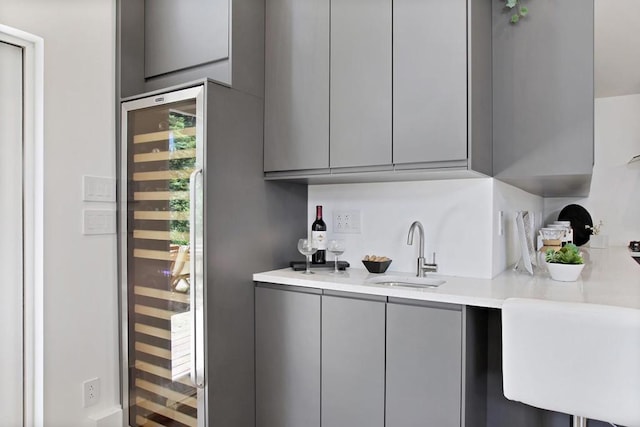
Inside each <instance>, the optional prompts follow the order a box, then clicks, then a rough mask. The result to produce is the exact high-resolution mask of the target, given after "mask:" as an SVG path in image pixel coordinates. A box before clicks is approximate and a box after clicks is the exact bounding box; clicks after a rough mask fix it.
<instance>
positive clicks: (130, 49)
mask: <svg viewBox="0 0 640 427" xmlns="http://www.w3.org/2000/svg"><path fill="white" fill-rule="evenodd" d="M116 15H117V20H116V24H117V29H116V31H117V35H118V45H117V49H116V53H117V57H118V61H117V63H118V66H119V80H118V82H117V83H118V86H119V87H118V93H119V95H120V96H121V97H122V98H127V97H130V96H134V95H138V94H141V93H146V92H151V91H154V90H161V89H165V88H167V87H170V86H177V85H182V84H185V83H190V82H193V81H196V80H203V79H211V80H214V81H216V82H219V83H223V84H225V85H228V86H231V87H233V88H235V89H238V90H241V91H243V92H247V93H250V94H252V95H254V96H258V97H260V98H262V97H263V96H264V25H265V19H264V1H263V0H182V1H177V2H176V1H171V0H139V1H127V0H116Z"/></svg>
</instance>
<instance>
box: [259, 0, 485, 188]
mask: <svg viewBox="0 0 640 427" xmlns="http://www.w3.org/2000/svg"><path fill="white" fill-rule="evenodd" d="M319 1H320V0H303V1H302V2H295V1H294V0H267V58H266V61H267V83H266V85H267V87H266V93H267V95H266V99H267V104H266V118H267V119H266V124H265V129H266V133H265V172H267V174H266V176H267V178H274V179H282V178H295V179H305V180H306V182H309V183H325V182H362V181H367V180H376V181H384V180H398V179H421V178H424V174H423V175H420V174H412V173H410V172H408V171H407V170H418V171H431V170H434V169H437V170H439V171H440V172H442V171H443V169H446V170H448V171H451V172H452V174H451V175H449V176H452V177H453V176H454V175H455V174H456V173H458V175H455V177H460V176H468V175H464V174H465V173H466V172H467V171H469V170H472V171H475V172H480V173H483V174H486V175H490V174H491V172H492V170H491V168H492V155H491V112H492V110H491V96H492V93H491V85H490V82H491V0H446V1H440V0H421V1H414V0H394V1H391V0H323V1H324V3H322V2H320V3H321V4H316V3H318V2H319ZM329 1H330V13H329V14H328V15H327V14H326V12H327V10H328V7H329V4H328V2H329ZM299 3H302V4H299ZM312 4H313V5H314V7H312V6H311V5H312ZM304 5H308V6H307V7H308V8H309V9H310V10H312V11H313V12H315V13H314V14H313V18H311V17H309V16H307V15H306V14H304V15H303V16H301V17H300V18H299V19H298V20H295V19H293V18H291V16H293V15H294V14H296V13H300V12H298V10H301V9H303V7H304ZM315 8H318V9H319V12H318V11H317V10H316V9H315ZM276 12H277V13H276ZM327 17H329V19H328V20H327V19H326V18H327ZM292 22H300V26H299V27H298V26H297V25H293V24H292ZM272 27H273V29H272V30H270V28H272ZM329 35H330V47H331V49H330V52H328V51H327V48H326V46H327V42H328V38H327V37H328V36H329ZM276 36H277V37H276ZM307 40H312V41H313V43H306V41H307ZM298 48H300V49H302V52H299V51H298ZM329 56H330V58H329ZM325 61H328V62H325ZM282 63H284V64H285V65H286V66H287V67H289V69H291V70H296V72H295V73H294V74H287V72H286V70H284V71H283V70H281V67H283V66H284V65H283V64H282ZM327 64H330V65H329V67H330V71H329V73H328V74H323V73H324V72H325V70H326V69H327V68H326V65H327ZM303 71H304V72H303ZM270 74H271V75H273V76H274V77H273V78H270V77H269V75H270ZM276 79H281V80H282V81H281V82H280V80H276ZM327 88H328V91H327ZM327 96H328V97H329V98H327ZM270 99H273V100H274V101H273V102H272V101H270ZM275 100H279V101H275ZM325 102H328V104H325ZM326 105H328V106H329V108H328V114H329V123H328V125H327V124H326V122H325V118H326V115H325V113H326V111H327V110H325V109H323V108H325V106H326ZM296 106H297V107H296ZM307 112H312V113H313V117H314V121H312V122H309V120H307V118H306V116H305V114H306V113H307ZM325 126H326V127H325ZM318 127H320V129H318ZM326 129H328V132H329V135H328V147H327V145H325V144H326V138H327V136H326V133H325V132H324V131H325V130H326ZM327 148H328V149H327ZM326 156H328V162H327V161H326V159H327V157H326ZM460 172H462V174H460ZM474 175H475V174H474ZM440 176H441V177H447V176H446V175H444V174H441V175H440Z"/></svg>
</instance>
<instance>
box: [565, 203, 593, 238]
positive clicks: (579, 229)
mask: <svg viewBox="0 0 640 427" xmlns="http://www.w3.org/2000/svg"><path fill="white" fill-rule="evenodd" d="M558 221H571V228H573V243H575V244H576V245H577V246H582V245H584V244H585V243H587V242H588V241H589V238H590V237H591V230H590V229H589V228H586V227H585V226H587V225H588V226H589V227H593V220H592V219H591V215H589V212H587V210H586V209H585V208H583V207H582V206H580V205H567V206H565V207H564V208H562V210H561V211H560V214H559V215H558Z"/></svg>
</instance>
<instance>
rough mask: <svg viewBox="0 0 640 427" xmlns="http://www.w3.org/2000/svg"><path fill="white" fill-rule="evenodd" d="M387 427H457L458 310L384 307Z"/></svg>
mask: <svg viewBox="0 0 640 427" xmlns="http://www.w3.org/2000/svg"><path fill="white" fill-rule="evenodd" d="M386 384H387V389H386V401H387V411H386V424H385V426H386V427H405V426H439V427H460V425H461V406H462V402H461V397H462V389H461V388H462V310H461V307H459V306H447V307H446V308H444V307H435V308H434V307H420V306H411V305H400V304H391V303H390V304H387V372H386Z"/></svg>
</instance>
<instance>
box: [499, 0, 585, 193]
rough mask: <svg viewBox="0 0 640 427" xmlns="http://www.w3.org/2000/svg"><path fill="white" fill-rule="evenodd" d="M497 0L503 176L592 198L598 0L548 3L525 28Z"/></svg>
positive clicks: (543, 0)
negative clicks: (594, 55) (594, 70)
mask: <svg viewBox="0 0 640 427" xmlns="http://www.w3.org/2000/svg"><path fill="white" fill-rule="evenodd" d="M503 6H504V5H503V4H502V3H501V2H497V1H495V2H493V21H494V26H493V99H494V105H493V118H494V119H493V132H494V150H493V153H494V155H493V157H494V172H495V176H496V178H498V179H500V180H503V181H505V182H508V183H510V184H513V185H516V186H518V187H521V188H523V189H525V190H526V191H529V192H531V193H535V194H539V195H542V196H548V197H554V196H585V195H587V194H588V192H589V187H590V182H591V174H592V168H593V139H594V98H593V97H594V91H593V81H594V80H593V59H594V57H593V46H594V41H593V37H594V3H593V0H563V1H555V0H540V1H536V3H535V5H534V4H531V7H530V14H529V16H527V17H526V18H525V19H523V20H521V22H520V23H518V24H517V25H512V24H510V23H509V15H508V14H507V13H505V11H504V9H503Z"/></svg>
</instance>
